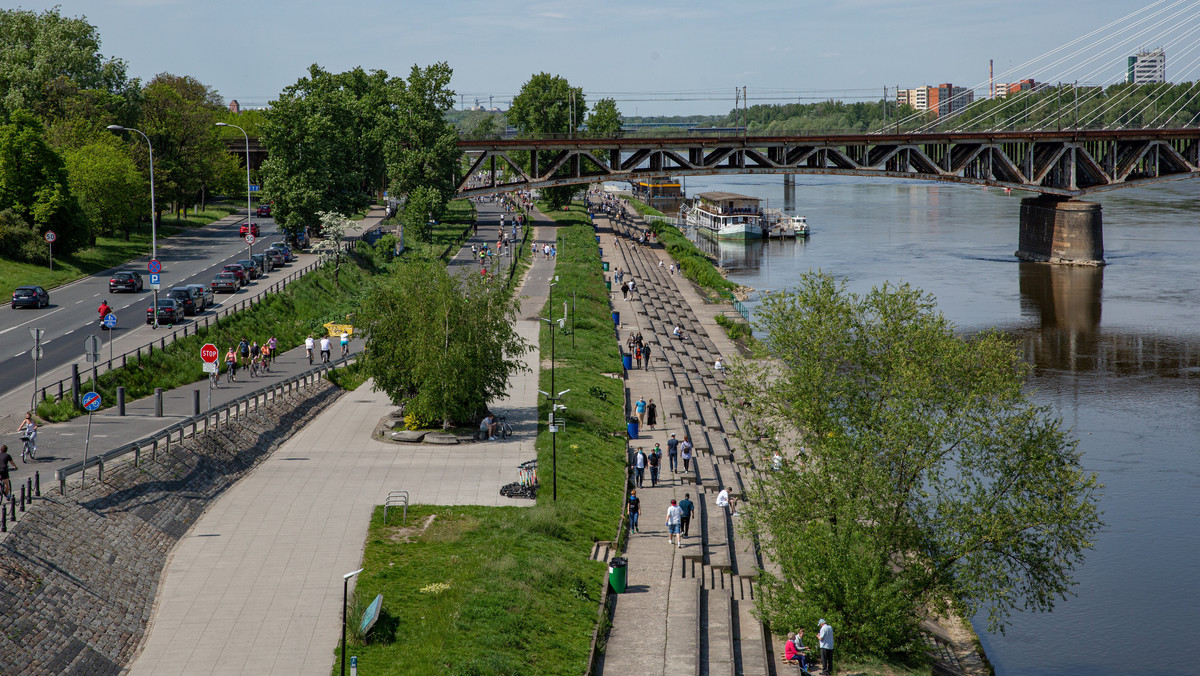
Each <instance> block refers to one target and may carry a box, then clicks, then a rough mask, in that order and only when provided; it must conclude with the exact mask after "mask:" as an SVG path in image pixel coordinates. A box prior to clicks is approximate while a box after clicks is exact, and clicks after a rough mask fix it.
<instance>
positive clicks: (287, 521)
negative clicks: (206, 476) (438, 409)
mask: <svg viewBox="0 0 1200 676" xmlns="http://www.w3.org/2000/svg"><path fill="white" fill-rule="evenodd" d="M481 206H482V205H481ZM481 217H482V218H487V217H488V216H487V210H486V209H483V210H481ZM536 227H537V231H536V232H535V234H536V235H537V236H538V237H539V239H542V240H545V241H553V238H554V237H553V225H545V224H537V226H536ZM469 246H470V245H469V243H468V245H467V248H468V253H467V256H469V255H470V253H469ZM553 269H554V262H553V261H540V260H535V261H534V264H533V267H532V268H531V270H530V271H529V272H528V273H527V277H526V279H525V283H524V285H523V286H522V288H521V289H520V291H519V294H520V295H522V296H523V297H524V303H523V308H522V311H521V314H520V316H522V317H526V316H529V315H530V314H532V313H533V312H535V311H536V310H537V309H538V308H540V307H541V306H542V305H544V304H545V302H546V294H547V293H548V291H549V279H550V277H551V276H552V275H553ZM516 328H517V331H518V333H520V334H521V336H522V337H524V338H525V339H526V340H528V341H530V342H531V343H532V344H533V345H534V346H535V347H536V345H537V337H538V330H539V322H538V320H536V319H534V320H532V321H531V320H522V321H519V322H518V323H517V327H516ZM525 361H526V365H527V366H528V367H529V369H530V370H529V371H528V372H526V373H522V374H519V375H518V376H517V377H516V378H514V381H513V383H512V386H511V389H510V393H509V395H508V396H507V397H506V398H505V399H503V400H501V401H497V402H495V403H494V404H493V408H495V409H496V410H499V411H508V413H509V420H510V422H513V423H514V428H515V430H516V434H514V436H513V437H511V438H510V439H508V440H506V441H503V442H489V443H478V444H467V445H461V446H423V445H421V446H408V445H396V444H389V443H385V442H382V441H377V440H374V439H372V438H371V432H372V430H373V429H374V427H375V425H376V424H377V423H378V421H379V419H380V418H382V417H383V416H384V415H386V414H387V413H389V412H390V411H392V410H394V408H395V407H394V406H392V405H391V403H390V402H389V401H388V398H387V397H386V396H385V395H383V394H380V393H374V392H371V389H370V385H369V384H367V385H364V386H363V387H362V388H360V389H359V390H357V391H355V392H353V393H349V394H347V395H344V396H343V397H342V399H341V400H339V401H338V402H337V403H336V404H334V405H333V406H332V407H330V408H329V409H328V410H327V411H326V412H325V413H323V414H322V415H321V416H320V417H318V418H317V419H316V420H314V421H313V422H312V423H311V424H310V425H309V426H308V427H306V428H305V430H304V431H302V432H301V433H300V434H297V435H296V436H295V437H293V438H292V439H291V440H289V441H288V442H287V443H286V444H285V445H284V446H283V447H281V448H280V449H279V450H278V451H276V452H275V454H274V455H273V456H272V457H271V458H269V459H267V460H266V461H264V462H263V463H262V464H261V465H260V466H259V467H258V468H257V469H256V470H255V471H254V472H253V473H252V474H251V475H250V476H248V477H246V478H245V479H243V480H242V481H241V482H239V483H238V484H237V485H236V486H234V487H233V488H232V489H231V490H229V492H228V493H227V494H226V495H224V496H222V497H221V498H220V499H219V500H218V501H217V502H216V503H215V504H214V505H213V506H212V507H211V508H210V509H209V511H208V512H206V513H205V515H204V516H203V517H201V519H200V520H199V521H198V522H197V524H196V525H195V527H194V528H193V529H192V531H191V532H190V533H189V534H188V536H187V537H185V538H184V539H183V540H182V541H181V543H180V545H179V546H178V548H177V549H176V551H175V552H174V554H173V557H172V561H171V563H170V564H169V565H168V567H167V570H166V572H165V573H164V584H163V586H162V591H161V593H160V595H159V599H158V607H157V609H156V612H155V617H154V619H153V621H152V623H151V626H150V630H149V635H148V638H147V640H146V642H145V647H144V648H143V650H142V652H141V654H140V655H139V656H138V658H137V659H136V661H135V662H134V664H133V666H132V668H131V670H130V673H131V674H154V675H155V676H161V675H163V674H217V673H255V674H287V675H289V676H291V675H303V674H313V675H314V676H315V675H320V676H327V675H328V674H329V671H330V665H331V664H332V662H333V660H334V650H335V649H336V647H337V643H338V638H339V629H338V627H339V623H340V622H341V603H342V575H343V574H344V573H346V572H349V571H352V570H355V569H357V568H358V567H359V563H360V561H361V558H362V548H363V542H364V540H365V538H366V534H367V526H368V524H369V521H370V516H371V513H372V510H373V509H374V508H375V506H376V505H379V504H381V503H382V502H383V499H384V497H385V496H386V495H387V492H388V491H390V490H407V491H409V492H410V495H411V500H412V502H414V503H426V504H447V505H458V504H480V505H512V504H530V505H531V504H532V503H531V502H514V501H513V500H510V499H508V498H503V497H501V496H500V494H499V487H500V486H501V485H503V484H505V483H508V482H510V481H513V480H514V479H515V476H516V465H517V464H518V463H520V462H522V461H525V460H529V459H530V458H534V457H536V450H535V448H534V442H535V439H536V427H535V425H536V422H535V421H536V419H537V379H538V374H539V353H538V352H537V350H536V349H535V350H534V351H532V352H530V353H528V354H527V355H526V357H525Z"/></svg>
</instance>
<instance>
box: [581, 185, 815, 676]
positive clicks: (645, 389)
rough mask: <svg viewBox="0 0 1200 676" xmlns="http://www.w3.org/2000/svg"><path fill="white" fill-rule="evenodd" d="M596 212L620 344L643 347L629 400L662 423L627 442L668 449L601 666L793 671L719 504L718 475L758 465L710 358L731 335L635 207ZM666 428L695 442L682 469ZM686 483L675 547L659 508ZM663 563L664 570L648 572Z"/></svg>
mask: <svg viewBox="0 0 1200 676" xmlns="http://www.w3.org/2000/svg"><path fill="white" fill-rule="evenodd" d="M594 213H596V225H597V234H598V235H599V236H600V238H601V247H602V249H603V252H604V260H606V261H609V263H610V276H611V277H613V278H614V281H613V285H612V286H613V291H614V294H613V307H614V310H615V311H617V312H620V324H619V326H618V327H617V329H618V338H619V340H620V342H621V345H622V349H625V345H626V341H627V339H628V337H629V335H630V333H636V332H640V333H641V335H642V338H643V341H644V343H645V344H646V345H649V346H650V350H651V357H650V368H649V370H645V369H643V368H638V367H637V366H636V364H635V368H633V369H629V370H628V371H627V372H626V374H625V375H626V385H627V387H628V401H629V402H630V408H631V410H632V406H633V403H634V402H636V401H637V400H638V398H640V397H645V398H646V399H647V400H648V401H649V400H651V399H653V401H654V402H655V403H656V404H657V406H658V420H657V422H658V424H657V425H656V429H654V430H646V426H643V427H642V432H643V433H642V434H639V438H638V439H637V440H631V441H630V455H631V457H632V454H633V453H634V452H635V451H636V449H637V447H638V446H643V447H644V448H645V450H646V451H647V452H649V451H650V449H651V448H652V447H653V446H654V444H655V443H659V444H661V446H662V448H663V451H664V457H663V468H662V477H663V478H662V480H661V481H660V482H659V486H657V487H653V488H651V487H650V486H649V484H650V480H649V476H648V472H647V477H646V488H644V489H639V490H638V494H639V497H640V498H641V502H642V516H641V531H642V532H641V533H635V534H631V536H630V538H629V542H628V545H627V547H626V552H625V555H626V556H627V558H628V559H629V566H630V569H629V570H630V572H629V580H630V585H631V586H630V591H631V592H637V593H636V594H629V593H627V594H622V595H619V597H618V600H617V602H616V605H615V610H614V615H613V628H612V631H611V632H610V636H609V640H608V643H607V650H606V653H605V655H604V656H603V658H602V659H601V661H600V663H599V666H598V671H599V672H609V673H614V674H615V673H663V674H680V675H681V676H683V675H698V676H707V675H713V676H715V675H717V674H720V675H725V674H732V675H738V674H756V675H757V674H775V673H777V672H781V673H789V672H791V673H794V672H795V670H792V669H790V668H789V667H786V666H785V665H783V663H782V662H780V660H779V657H778V651H777V650H776V649H775V646H774V644H773V641H772V637H771V636H770V635H769V634H768V632H767V631H766V630H765V628H764V626H763V624H762V622H760V621H759V620H758V619H757V618H756V617H755V616H754V614H753V610H754V604H755V599H756V594H757V589H758V587H757V585H758V574H759V571H760V570H761V567H762V564H763V561H762V560H761V558H760V555H759V552H758V549H757V547H756V545H755V543H754V542H753V540H752V538H751V537H750V536H749V535H748V534H745V533H742V532H740V531H739V530H738V529H737V528H736V525H737V523H738V521H739V520H740V517H739V516H732V515H731V514H730V512H729V511H728V510H726V509H722V508H719V507H717V506H716V504H715V498H716V495H717V493H718V492H719V491H720V490H721V487H722V486H726V487H729V488H730V494H731V495H732V496H735V497H737V498H742V497H743V496H745V495H746V494H747V492H748V489H749V488H750V485H751V483H752V480H753V476H754V472H755V471H756V468H755V465H754V461H753V459H752V458H751V457H750V455H749V454H747V453H744V452H742V448H741V444H740V441H739V439H740V430H741V428H742V426H743V423H744V421H743V420H741V416H742V414H741V412H740V411H739V410H738V408H737V406H736V402H731V401H730V400H729V399H728V398H727V397H726V393H725V373H724V372H723V371H718V370H717V369H716V368H715V364H716V362H717V360H718V359H722V360H723V361H724V359H725V357H723V356H722V353H721V350H720V349H718V346H717V345H716V341H720V342H722V343H723V344H724V345H725V350H726V352H729V351H730V350H732V349H733V348H732V343H730V341H729V340H728V339H727V338H726V337H725V336H724V335H717V334H716V332H719V331H721V329H720V328H719V327H717V326H716V325H715V323H714V322H713V315H714V314H715V313H717V312H718V311H717V309H716V308H715V307H701V313H702V314H704V315H705V319H704V320H702V319H701V317H700V316H698V315H697V310H696V309H695V308H693V304H696V305H702V303H703V301H702V300H701V299H700V297H699V295H698V294H697V293H695V292H694V289H692V288H691V286H690V285H691V282H689V281H687V280H686V279H685V278H684V277H683V276H682V274H680V273H678V272H676V273H675V274H672V273H671V272H670V264H671V262H672V261H671V259H670V258H669V257H668V256H667V254H666V253H665V251H663V249H662V248H661V247H660V246H642V245H638V244H636V239H637V237H638V235H640V234H641V232H642V228H643V227H644V225H643V224H642V223H641V221H640V219H639V218H637V216H636V215H635V214H633V213H630V212H628V211H625V210H624V209H620V210H618V211H617V212H616V213H615V214H614V215H613V216H612V217H611V218H605V217H604V215H603V213H602V212H594ZM660 261H662V265H660V264H659V263H660ZM618 269H620V270H622V271H623V272H624V274H625V279H626V280H628V279H635V280H636V281H637V288H636V292H635V293H633V294H631V296H630V299H629V300H628V301H625V300H623V299H622V295H621V293H620V291H619V290H618V289H619V286H620V284H619V283H618V282H617V281H616V280H615V274H614V273H616V271H617V270H618ZM675 326H679V327H681V328H682V329H683V331H684V333H685V336H686V338H685V339H683V340H680V339H678V338H674V337H672V333H671V332H672V329H673V328H674V327H675ZM710 331H711V332H712V335H710ZM714 338H715V339H716V340H714ZM726 356H728V355H726ZM672 432H673V433H675V435H676V437H677V438H678V439H679V440H683V439H684V438H690V439H691V440H692V442H693V444H694V447H695V454H694V458H693V462H692V465H691V467H689V469H688V471H687V472H684V471H683V463H682V460H681V461H680V463H679V473H673V472H671V471H670V468H669V465H668V460H667V458H666V456H665V450H666V446H667V444H666V441H667V438H668V435H669V434H670V433H672ZM684 493H689V494H690V495H691V496H692V499H693V501H694V502H695V504H696V508H697V513H696V514H695V515H694V516H693V520H692V524H691V527H690V534H691V537H689V538H688V539H686V540H685V541H684V542H685V545H684V546H683V547H681V548H679V549H675V548H673V547H670V545H669V544H667V543H666V542H667V537H666V529H665V526H663V522H664V515H665V512H666V508H667V505H669V503H670V500H671V499H679V498H682V497H683V494H684ZM697 540H698V542H697ZM668 574H669V575H670V579H669V580H663V579H655V578H656V577H661V576H663V575H668ZM643 582H644V586H643V584H641V583H643ZM643 593H644V594H645V597H644V598H642V596H643ZM664 614H665V616H664ZM656 628H657V631H659V632H662V630H663V628H665V632H663V633H664V634H665V635H664V636H663V637H661V639H660V638H658V637H656V636H654V635H653V634H654V633H655V630H656ZM780 647H782V646H781V645H780Z"/></svg>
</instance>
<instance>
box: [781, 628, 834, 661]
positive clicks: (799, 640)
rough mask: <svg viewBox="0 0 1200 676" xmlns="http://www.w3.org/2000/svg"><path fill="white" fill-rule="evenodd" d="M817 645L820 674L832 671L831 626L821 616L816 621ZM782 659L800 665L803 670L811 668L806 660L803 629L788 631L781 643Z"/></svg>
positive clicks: (806, 653) (806, 652)
mask: <svg viewBox="0 0 1200 676" xmlns="http://www.w3.org/2000/svg"><path fill="white" fill-rule="evenodd" d="M817 647H818V648H820V650H821V672H820V673H821V674H825V675H828V674H832V673H833V627H831V626H829V623H828V622H826V621H825V620H824V618H822V619H821V620H820V621H819V622H817ZM783 659H784V661H786V662H791V663H793V664H798V665H800V668H801V669H803V670H804V671H808V670H809V669H811V668H812V666H810V665H809V661H808V646H806V645H804V630H803V629H797V630H796V631H789V632H788V637H787V642H786V643H784V644H783Z"/></svg>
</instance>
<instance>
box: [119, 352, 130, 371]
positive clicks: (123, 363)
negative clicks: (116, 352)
mask: <svg viewBox="0 0 1200 676" xmlns="http://www.w3.org/2000/svg"><path fill="white" fill-rule="evenodd" d="M128 356H129V355H128V354H123V355H121V368H125V366H126V361H125V358H126V357H128Z"/></svg>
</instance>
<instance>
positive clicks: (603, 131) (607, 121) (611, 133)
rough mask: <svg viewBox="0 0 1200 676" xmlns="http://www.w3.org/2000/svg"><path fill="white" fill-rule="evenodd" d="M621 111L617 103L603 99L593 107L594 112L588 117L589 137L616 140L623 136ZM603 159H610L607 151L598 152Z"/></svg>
mask: <svg viewBox="0 0 1200 676" xmlns="http://www.w3.org/2000/svg"><path fill="white" fill-rule="evenodd" d="M621 124H622V118H621V111H620V110H617V102H616V101H615V100H613V99H610V98H603V99H600V100H599V101H597V102H596V105H594V106H592V112H590V113H588V117H587V132H588V136H593V137H596V138H615V137H617V136H619V135H620V134H621ZM595 152H597V153H600V154H601V155H600V156H601V157H604V158H605V159H606V160H607V159H609V158H608V152H609V151H607V150H596V151H595Z"/></svg>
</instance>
